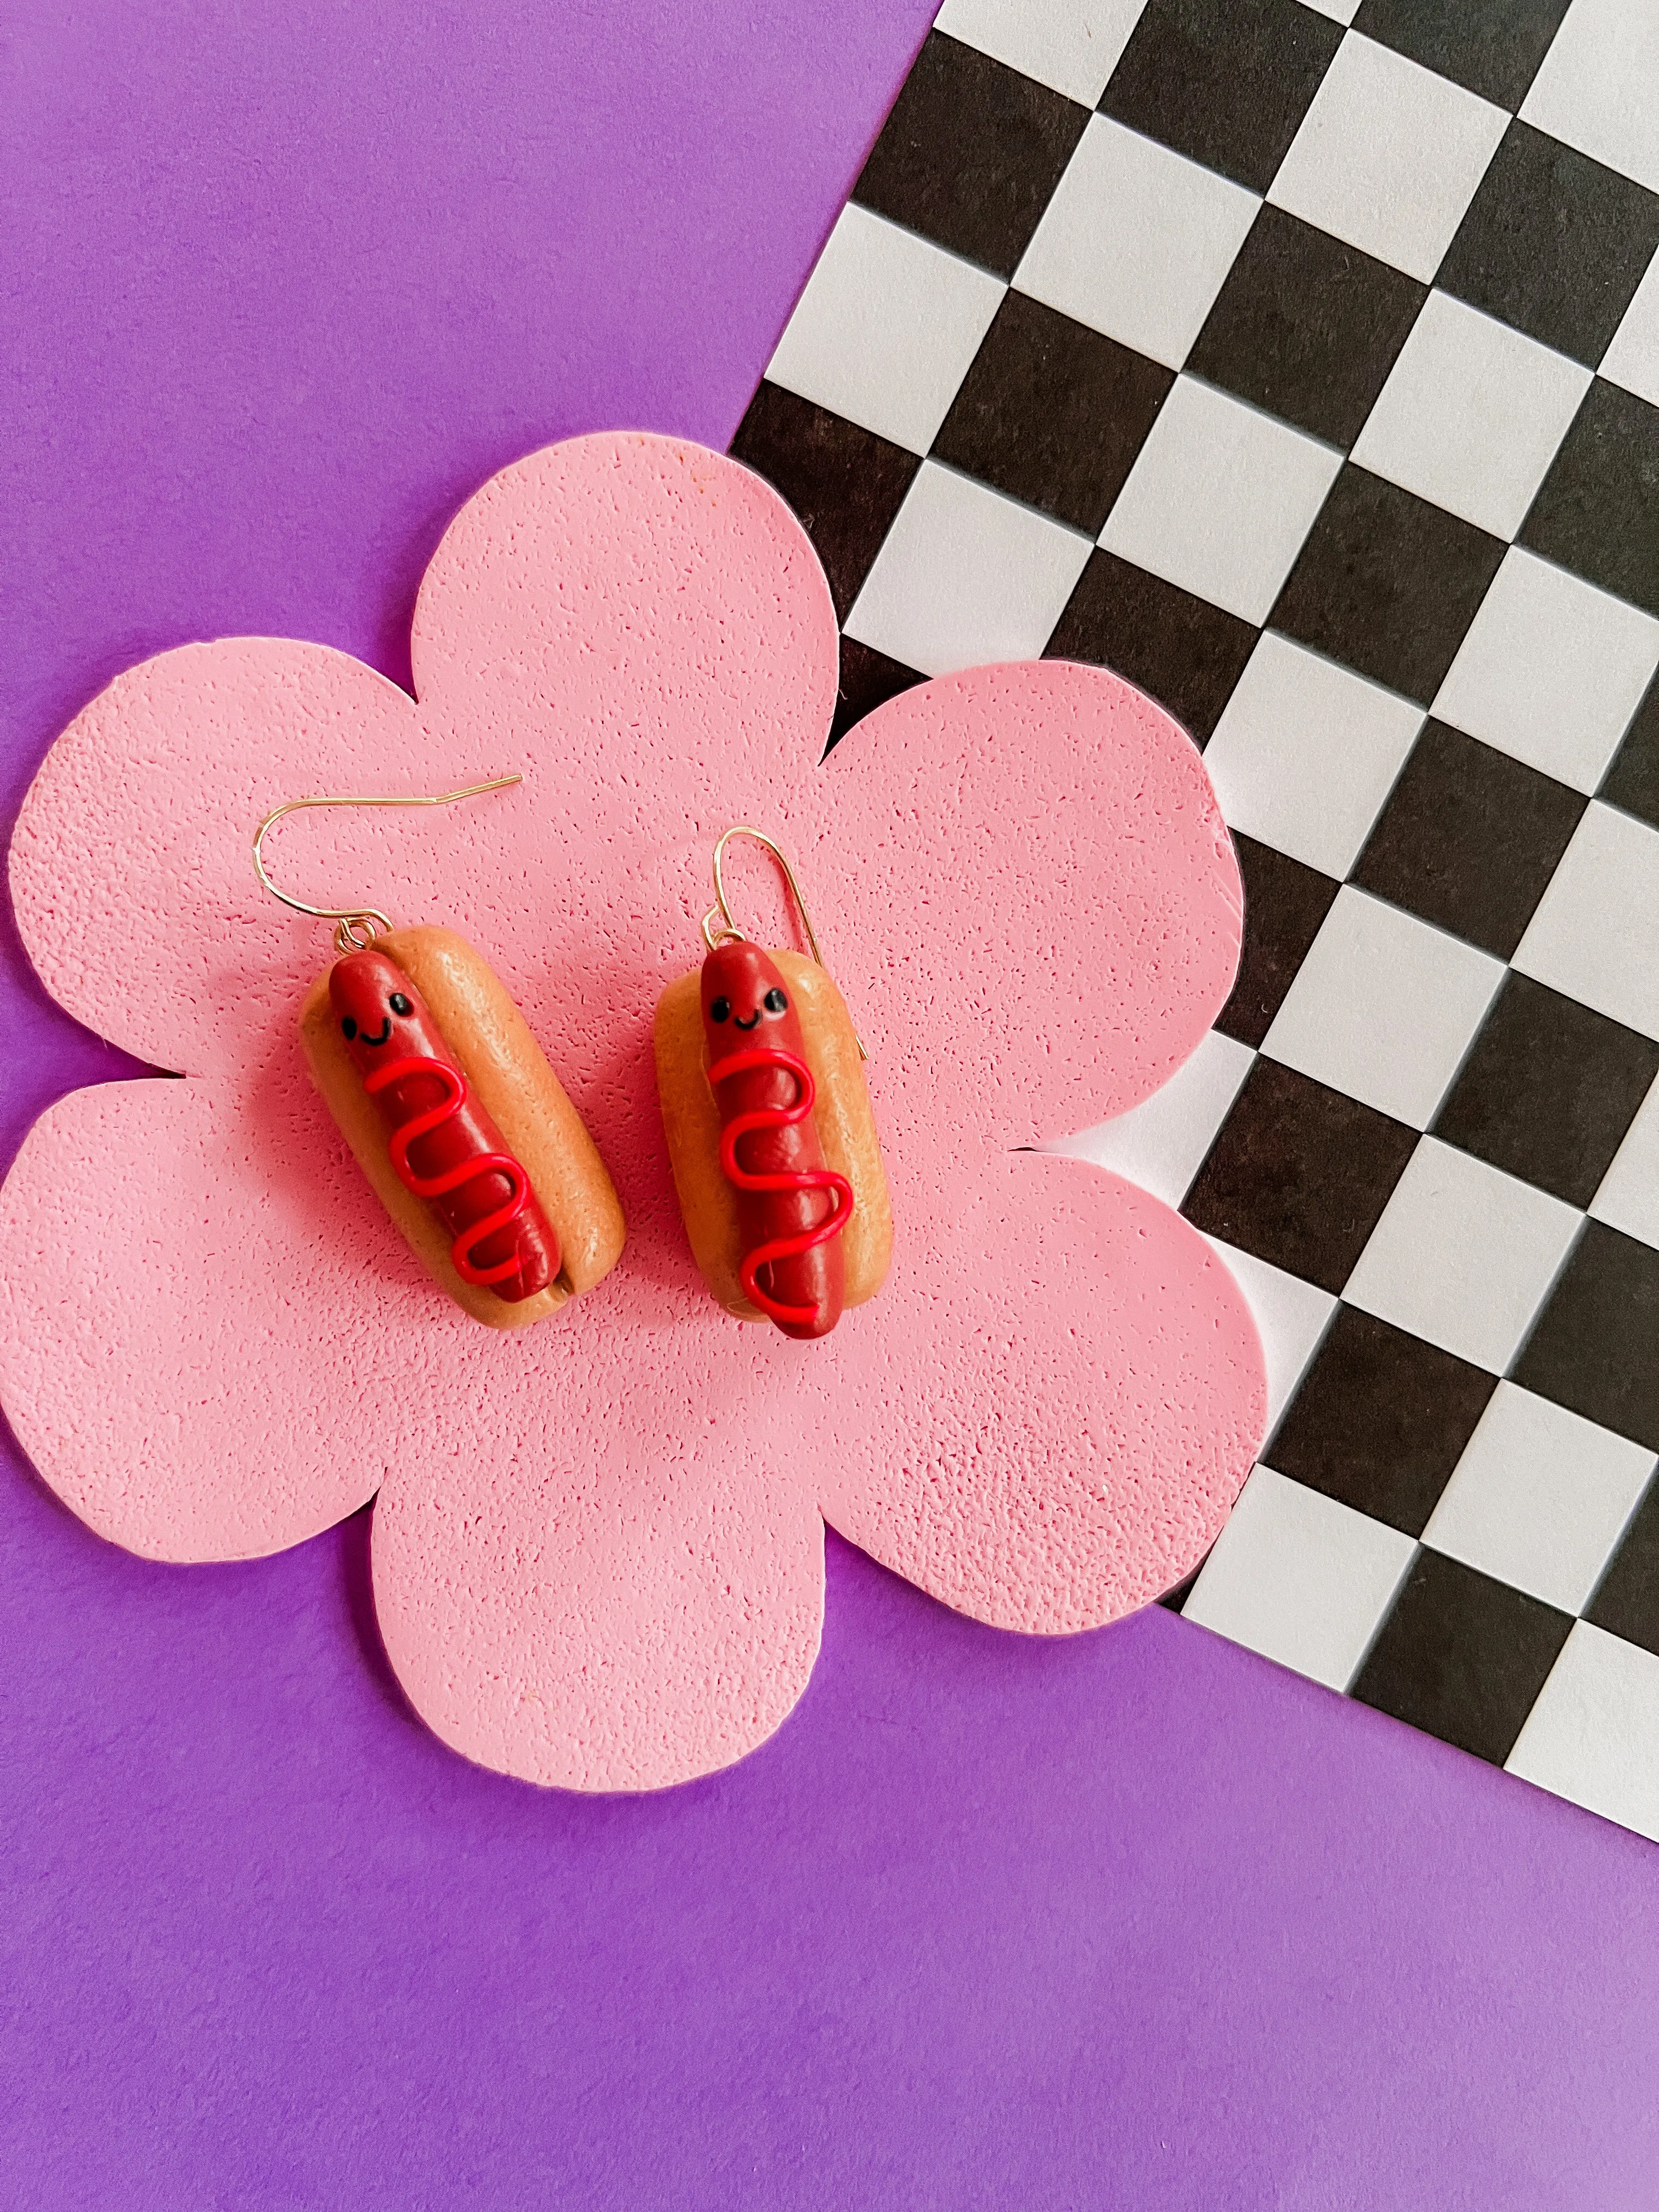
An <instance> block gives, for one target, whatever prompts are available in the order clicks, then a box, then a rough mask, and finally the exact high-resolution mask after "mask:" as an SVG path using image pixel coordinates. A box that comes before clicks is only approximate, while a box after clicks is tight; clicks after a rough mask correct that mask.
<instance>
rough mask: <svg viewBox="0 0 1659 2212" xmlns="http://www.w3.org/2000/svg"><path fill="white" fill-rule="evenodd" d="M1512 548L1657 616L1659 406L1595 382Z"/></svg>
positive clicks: (1610, 385) (1605, 383)
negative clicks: (1517, 547)
mask: <svg viewBox="0 0 1659 2212" xmlns="http://www.w3.org/2000/svg"><path fill="white" fill-rule="evenodd" d="M1517 542H1518V543H1519V544H1522V545H1525V546H1527V547H1528V548H1529V549H1530V550H1531V551H1533V552H1534V553H1541V554H1542V555H1543V556H1544V558H1545V559H1546V560H1547V561H1553V562H1556V563H1557V565H1558V566H1559V567H1560V568H1571V569H1573V570H1575V571H1576V572H1577V574H1579V575H1581V576H1585V577H1588V578H1589V581H1590V582H1591V583H1592V584H1599V585H1600V586H1601V588H1602V590H1603V591H1604V592H1616V593H1617V594H1618V596H1619V597H1620V599H1630V600H1632V601H1633V602H1634V603H1635V605H1638V607H1645V608H1646V610H1647V611H1648V612H1649V613H1650V615H1659V407H1650V406H1649V404H1648V403H1647V401H1646V400H1645V399H1638V398H1637V397H1636V395H1635V393H1634V392H1626V391H1623V390H1621V389H1620V386H1618V385H1616V384H1608V383H1607V382H1606V381H1605V380H1604V379H1602V378H1601V377H1599V376H1598V377H1597V378H1596V379H1595V381H1594V383H1592V385H1591V386H1590V388H1589V391H1588V392H1586V393H1585V394H1584V398H1583V404H1582V405H1581V406H1580V408H1579V410H1578V412H1577V415H1575V416H1574V417H1573V419H1572V424H1571V428H1569V430H1568V432H1567V435H1566V436H1565V438H1564V439H1563V440H1562V441H1561V449H1560V451H1559V453H1557V454H1556V456H1555V459H1554V460H1553V461H1552V462H1551V464H1550V469H1549V474H1548V475H1547V477H1545V478H1544V481H1543V483H1541V485H1540V487H1539V489H1538V496H1537V498H1536V499H1534V501H1533V503H1532V507H1531V510H1530V512H1529V513H1528V516H1527V519H1526V520H1525V522H1523V523H1522V526H1521V535H1520V538H1519V539H1518V541H1517Z"/></svg>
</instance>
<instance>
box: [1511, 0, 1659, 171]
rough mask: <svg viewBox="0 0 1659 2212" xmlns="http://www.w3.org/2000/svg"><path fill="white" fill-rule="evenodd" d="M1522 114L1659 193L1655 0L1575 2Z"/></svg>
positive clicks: (1658, 49)
mask: <svg viewBox="0 0 1659 2212" xmlns="http://www.w3.org/2000/svg"><path fill="white" fill-rule="evenodd" d="M1521 119H1522V122H1523V123H1531V124H1534V125H1536V126H1537V128H1538V129H1539V130H1540V131H1548V132H1549V134H1550V136H1551V137H1552V138H1564V139H1565V141H1566V143H1567V144H1568V145H1569V146H1576V147H1577V149H1578V150H1579V152H1580V153H1581V154H1588V155H1590V156H1591V157H1592V159H1594V160H1595V161H1605V162H1606V164H1607V167H1608V168H1610V169H1618V170H1620V171H1621V172H1622V173H1623V174H1624V175H1626V176H1627V177H1634V178H1635V179H1636V181H1637V182H1638V184H1641V185H1646V186H1647V187H1648V189H1649V190H1650V191H1656V192H1659V8H1656V7H1655V6H1654V4H1653V0H1573V4H1572V6H1571V8H1569V9H1568V10H1567V12H1566V15H1565V19H1564V20H1563V21H1562V24H1561V27H1560V29H1559V31H1558V32H1557V33H1556V34H1555V38H1554V41H1553V44H1552V45H1551V47H1550V50H1549V52H1548V53H1547V54H1546V55H1545V57H1544V63H1543V66H1542V68H1541V70H1539V72H1538V74H1537V76H1535V77H1534V79H1533V81H1532V89H1531V90H1530V91H1529V92H1528V94H1527V97H1526V99H1525V100H1524V102H1523V103H1522V108H1521Z"/></svg>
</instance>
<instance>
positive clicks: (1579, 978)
mask: <svg viewBox="0 0 1659 2212" xmlns="http://www.w3.org/2000/svg"><path fill="white" fill-rule="evenodd" d="M1513 964H1514V965H1515V966H1516V968H1518V969H1520V970H1521V973H1522V975H1530V976H1532V977H1533V978H1534V980H1535V981H1538V982H1540V983H1547V984H1548V985H1549V986H1550V987H1551V988H1552V989H1553V990H1556V991H1562V992H1565V994H1566V995H1567V997H1568V998H1570V999H1577V1000H1581V1001H1582V1002H1583V1005H1585V1006H1594V1007H1595V1011H1596V1012H1597V1013H1598V1014H1610V1015H1611V1016H1612V1017H1613V1020H1614V1021H1616V1022H1623V1023H1624V1024H1625V1026H1626V1029H1632V1030H1640V1032H1641V1034H1642V1035H1643V1036H1646V1037H1655V1038H1659V830H1656V829H1650V828H1649V826H1648V824H1647V823H1645V822H1638V821H1637V820H1636V818H1635V817H1634V816H1633V815H1630V814H1623V813H1620V811H1619V809H1618V808H1617V807H1613V806H1603V805H1601V802H1600V801H1599V800H1596V799H1592V800H1591V801H1590V803H1589V805H1588V806H1587V807H1586V808H1585V809H1584V812H1583V819H1582V820H1581V821H1580V823H1579V824H1578V827H1577V829H1575V830H1574V831H1573V833H1572V842H1571V844H1570V845H1569V846H1568V847H1567V849H1566V851H1565V853H1564V854H1562V855H1561V859H1560V861H1559V865H1558V866H1557V868H1556V871H1555V873H1554V874H1553V876H1552V877H1551V878H1550V884H1549V889H1548V890H1547V891H1546V892H1545V893H1544V896H1543V897H1542V898H1541V900H1540V901H1539V902H1538V907H1537V910H1536V912H1535V913H1534V915H1533V918H1532V920H1531V921H1530V922H1529V923H1528V925H1527V933H1526V935H1525V936H1524V937H1523V938H1522V940H1521V942H1520V944H1519V945H1518V946H1517V947H1516V953H1515V959H1514V963H1513Z"/></svg>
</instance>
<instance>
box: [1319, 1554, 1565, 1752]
mask: <svg viewBox="0 0 1659 2212" xmlns="http://www.w3.org/2000/svg"><path fill="white" fill-rule="evenodd" d="M1571 1630H1572V1615H1571V1613H1560V1612H1558V1611H1557V1609H1556V1608H1555V1607H1554V1606H1553V1605H1546V1604H1545V1603H1544V1602H1543V1601H1542V1600H1541V1599H1539V1598H1535V1597H1528V1596H1527V1595H1526V1594H1525V1593H1524V1592H1523V1591H1522V1590H1517V1589H1510V1586H1509V1584H1508V1583H1501V1582H1498V1581H1497V1580H1495V1579H1494V1577H1492V1576H1491V1575H1483V1574H1481V1573H1480V1571H1479V1570H1478V1569H1477V1568H1474V1567H1466V1566H1465V1565H1463V1564H1462V1561H1461V1560H1459V1559H1447V1558H1446V1557H1445V1556H1444V1554H1443V1553H1439V1552H1431V1551H1428V1550H1425V1551H1421V1552H1419V1553H1418V1555H1417V1558H1416V1559H1415V1561H1414V1562H1413V1566H1412V1570H1411V1572H1410V1573H1409V1574H1408V1575H1407V1577H1406V1580H1405V1583H1404V1586H1403V1587H1402V1589H1401V1592H1400V1595H1399V1596H1398V1597H1397V1598H1396V1599H1395V1602H1394V1606H1393V1608H1392V1610H1391V1611H1390V1613H1389V1616H1388V1618H1387V1620H1384V1622H1383V1626H1382V1627H1381V1628H1380V1629H1379V1630H1378V1632H1377V1635H1376V1642H1375V1643H1374V1644H1372V1646H1371V1649H1370V1654H1369V1656H1367V1658H1366V1660H1365V1663H1364V1666H1363V1667H1362V1668H1360V1670H1359V1674H1358V1677H1357V1679H1356V1680H1355V1681H1354V1683H1353V1686H1352V1695H1353V1696H1354V1697H1356V1698H1358V1699H1359V1700H1360V1702H1361V1703H1362V1704H1364V1705H1375V1706H1376V1709H1377V1711H1379V1712H1384V1713H1392V1714H1393V1716H1394V1717H1395V1719H1396V1720H1400V1721H1409V1722H1410V1723H1411V1725H1412V1726H1413V1728H1420V1729H1426V1730H1427V1731H1428V1733H1429V1734H1430V1735H1437V1736H1438V1737H1440V1738H1441V1740H1442V1741H1443V1742H1445V1743H1453V1744H1455V1745H1456V1746H1457V1747H1458V1748H1459V1749H1460V1750H1462V1751H1468V1752H1473V1753H1474V1756H1475V1757H1476V1758H1477V1759H1490V1760H1491V1761H1492V1765H1494V1766H1501V1765H1503V1764H1504V1760H1505V1759H1507V1758H1508V1757H1509V1755H1510V1752H1511V1751H1513V1750H1514V1748H1515V1740H1516V1737H1517V1736H1518V1735H1520V1733H1521V1729H1522V1724H1523V1723H1524V1722H1525V1720H1526V1717H1527V1715H1528V1713H1529V1712H1530V1711H1532V1708H1533V1705H1534V1702H1535V1701H1536V1699H1537V1696H1538V1692H1540V1691H1541V1689H1542V1688H1543V1686H1544V1685H1545V1683H1546V1682H1547V1680H1548V1679H1549V1674H1550V1669H1551V1668H1553V1666H1554V1664H1555V1662H1556V1661H1557V1660H1558V1659H1559V1657H1560V1656H1561V1647H1562V1645H1563V1644H1565V1642H1566V1640H1567V1638H1568V1636H1569V1635H1570V1634H1571Z"/></svg>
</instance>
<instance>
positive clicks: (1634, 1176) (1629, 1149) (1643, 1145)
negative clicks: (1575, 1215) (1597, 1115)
mask: <svg viewBox="0 0 1659 2212" xmlns="http://www.w3.org/2000/svg"><path fill="white" fill-rule="evenodd" d="M1589 1210H1590V1218H1591V1219H1592V1220H1595V1221H1605V1222H1606V1223H1607V1225H1608V1227H1609V1228H1611V1229H1621V1230H1623V1231H1624V1233H1625V1235H1626V1237H1636V1238H1637V1239H1638V1242H1639V1243H1644V1244H1651V1245H1652V1246H1654V1248H1655V1249H1656V1250H1659V1082H1656V1083H1655V1085H1654V1086H1653V1088H1652V1090H1651V1091H1649V1093H1648V1095H1647V1097H1645V1098H1644V1100H1643V1101H1642V1103H1641V1105H1640V1107H1639V1108H1638V1111H1637V1115H1636V1119H1635V1120H1634V1121H1632V1123H1631V1125H1630V1127H1629V1128H1628V1129H1626V1132H1625V1141H1624V1143H1623V1144H1622V1145H1620V1147H1619V1149H1618V1151H1617V1152H1615V1153H1614V1154H1613V1164H1612V1165H1611V1166H1610V1167H1609V1168H1608V1170H1607V1173H1606V1175H1604V1176H1602V1178H1601V1188H1600V1189H1599V1190H1598V1191H1597V1192H1596V1194H1595V1197H1594V1198H1593V1199H1591V1200H1590V1209H1589Z"/></svg>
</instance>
